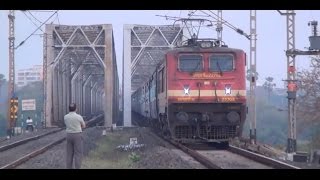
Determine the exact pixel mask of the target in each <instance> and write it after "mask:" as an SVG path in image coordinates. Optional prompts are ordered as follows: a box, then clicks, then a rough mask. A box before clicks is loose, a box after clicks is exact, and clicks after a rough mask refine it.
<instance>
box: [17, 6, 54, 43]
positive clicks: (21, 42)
mask: <svg viewBox="0 0 320 180" xmlns="http://www.w3.org/2000/svg"><path fill="white" fill-rule="evenodd" d="M58 11H59V10H56V11H55V12H54V13H53V14H52V15H51V16H50V17H49V18H48V19H47V20H45V21H44V22H43V23H42V24H41V25H40V26H39V27H38V28H37V29H36V30H34V31H33V32H32V33H31V34H30V35H29V36H28V37H27V38H26V39H25V40H23V41H21V42H20V44H19V45H18V46H17V47H15V49H18V48H19V47H20V46H22V45H23V44H24V43H25V42H26V41H27V40H28V39H29V38H30V37H31V36H32V35H34V34H35V33H36V32H37V31H38V30H39V29H40V28H41V27H42V26H43V25H44V24H45V23H46V22H48V21H49V20H50V19H51V18H52V17H53V16H54V15H55V14H56V13H57V12H58Z"/></svg>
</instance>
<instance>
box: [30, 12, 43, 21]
mask: <svg viewBox="0 0 320 180" xmlns="http://www.w3.org/2000/svg"><path fill="white" fill-rule="evenodd" d="M28 13H29V14H30V15H31V16H32V17H33V18H34V19H35V20H36V21H38V22H39V23H40V24H41V23H42V22H41V21H40V20H39V19H37V18H36V17H35V16H34V15H33V14H32V13H31V12H30V11H28Z"/></svg>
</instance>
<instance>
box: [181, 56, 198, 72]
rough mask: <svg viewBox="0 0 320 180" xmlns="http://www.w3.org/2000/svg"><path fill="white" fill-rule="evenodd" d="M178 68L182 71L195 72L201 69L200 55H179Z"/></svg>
mask: <svg viewBox="0 0 320 180" xmlns="http://www.w3.org/2000/svg"><path fill="white" fill-rule="evenodd" d="M179 70H180V71H183V72H196V71H202V70H203V59H202V56H201V55H181V56H180V57H179Z"/></svg>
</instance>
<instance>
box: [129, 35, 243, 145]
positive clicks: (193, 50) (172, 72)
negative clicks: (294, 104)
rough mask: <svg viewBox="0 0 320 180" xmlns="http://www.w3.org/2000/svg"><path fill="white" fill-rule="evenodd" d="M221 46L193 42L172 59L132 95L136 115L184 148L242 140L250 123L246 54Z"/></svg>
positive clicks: (170, 55)
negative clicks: (247, 117) (248, 120)
mask: <svg viewBox="0 0 320 180" xmlns="http://www.w3.org/2000/svg"><path fill="white" fill-rule="evenodd" d="M219 43H220V41H215V40H210V39H190V40H189V41H188V43H187V44H186V45H184V46H181V47H176V48H174V49H173V50H170V51H168V52H167V53H166V56H165V59H164V61H163V62H161V63H160V65H159V66H158V67H157V69H156V71H155V72H154V74H153V75H152V76H151V77H150V79H149V81H148V82H147V83H146V84H145V85H144V86H143V87H141V88H140V89H138V90H137V91H135V92H134V93H133V94H132V110H133V111H135V112H137V113H139V114H141V115H143V116H145V117H147V118H149V119H150V120H151V121H150V122H152V124H156V125H157V126H156V127H158V128H159V129H161V131H162V132H163V133H164V134H166V135H169V136H171V138H173V139H175V140H178V141H181V142H197V141H198V142H219V143H226V144H228V140H229V139H230V138H234V137H239V136H241V133H242V129H243V125H244V122H245V119H246V112H247V108H246V80H245V78H246V77H245V66H246V54H245V52H244V51H243V50H240V49H233V48H228V47H227V46H225V45H222V46H220V45H219Z"/></svg>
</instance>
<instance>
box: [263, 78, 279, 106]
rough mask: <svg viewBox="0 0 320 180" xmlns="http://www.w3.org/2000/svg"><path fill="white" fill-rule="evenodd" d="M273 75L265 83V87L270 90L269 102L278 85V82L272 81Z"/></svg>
mask: <svg viewBox="0 0 320 180" xmlns="http://www.w3.org/2000/svg"><path fill="white" fill-rule="evenodd" d="M272 81H273V77H267V78H266V81H265V82H264V84H263V87H264V89H265V90H267V92H268V102H269V101H270V94H271V92H272V90H273V88H274V87H276V83H272Z"/></svg>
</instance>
